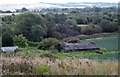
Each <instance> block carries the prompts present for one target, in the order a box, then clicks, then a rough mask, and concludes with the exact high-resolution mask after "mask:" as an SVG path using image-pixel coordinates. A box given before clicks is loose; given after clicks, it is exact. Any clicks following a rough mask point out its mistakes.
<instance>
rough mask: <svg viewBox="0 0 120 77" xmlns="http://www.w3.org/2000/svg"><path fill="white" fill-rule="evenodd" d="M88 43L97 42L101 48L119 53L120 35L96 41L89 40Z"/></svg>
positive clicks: (96, 39)
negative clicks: (119, 40) (119, 42)
mask: <svg viewBox="0 0 120 77" xmlns="http://www.w3.org/2000/svg"><path fill="white" fill-rule="evenodd" d="M88 41H93V42H95V43H96V44H97V45H98V46H100V47H101V48H105V49H106V50H108V51H118V47H119V46H118V35H111V36H107V37H105V36H104V37H98V38H95V39H89V40H88Z"/></svg>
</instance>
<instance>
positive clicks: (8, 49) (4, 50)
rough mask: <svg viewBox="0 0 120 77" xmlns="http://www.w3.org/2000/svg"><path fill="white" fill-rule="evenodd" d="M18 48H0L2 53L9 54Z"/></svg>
mask: <svg viewBox="0 0 120 77" xmlns="http://www.w3.org/2000/svg"><path fill="white" fill-rule="evenodd" d="M17 48H18V47H17V46H11V47H1V49H2V51H3V52H11V51H15V50H16V49H17Z"/></svg>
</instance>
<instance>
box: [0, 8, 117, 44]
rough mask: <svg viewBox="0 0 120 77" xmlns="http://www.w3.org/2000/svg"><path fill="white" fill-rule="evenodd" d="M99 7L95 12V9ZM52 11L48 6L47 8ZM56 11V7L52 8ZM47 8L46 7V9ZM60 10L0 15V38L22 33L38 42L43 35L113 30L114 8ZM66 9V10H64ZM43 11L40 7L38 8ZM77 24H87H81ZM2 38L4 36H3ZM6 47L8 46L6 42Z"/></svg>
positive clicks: (54, 36)
mask: <svg viewBox="0 0 120 77" xmlns="http://www.w3.org/2000/svg"><path fill="white" fill-rule="evenodd" d="M96 9H97V10H99V11H96ZM49 10H52V9H49ZM56 10H59V9H56ZM46 11H47V10H46ZM64 11H65V12H66V13H67V14H66V13H65V12H63V13H58V12H57V13H47V14H44V13H43V14H42V13H22V14H19V15H12V16H3V17H1V18H2V21H3V22H2V25H3V28H2V31H3V38H5V37H7V36H8V37H7V38H9V39H10V40H11V44H9V45H13V42H12V40H13V39H12V38H11V37H14V36H15V35H19V34H22V35H23V36H24V37H25V38H26V39H27V40H28V41H31V42H40V41H41V40H43V39H44V38H49V37H51V38H56V39H60V40H62V39H64V38H66V37H72V36H73V37H74V36H76V35H81V34H85V35H91V34H95V33H103V32H106V33H110V32H117V31H118V30H119V27H118V24H117V23H118V19H117V8H114V7H111V8H98V7H97V8H96V7H93V8H84V9H75V8H74V9H66V10H64ZM68 11H69V12H68ZM41 12H43V10H42V11H41ZM78 25H88V26H85V27H82V26H78ZM4 41H7V39H3V46H4ZM6 46H8V45H6Z"/></svg>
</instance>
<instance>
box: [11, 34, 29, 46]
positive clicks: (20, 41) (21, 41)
mask: <svg viewBox="0 0 120 77" xmlns="http://www.w3.org/2000/svg"><path fill="white" fill-rule="evenodd" d="M13 41H14V45H16V46H18V47H27V46H28V44H27V39H26V38H25V37H24V36H23V35H22V34H21V35H18V36H15V37H14V38H13Z"/></svg>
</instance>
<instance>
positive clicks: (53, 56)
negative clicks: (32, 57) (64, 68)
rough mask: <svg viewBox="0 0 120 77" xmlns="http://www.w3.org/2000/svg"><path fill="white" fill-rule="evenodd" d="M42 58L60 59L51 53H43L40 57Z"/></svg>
mask: <svg viewBox="0 0 120 77" xmlns="http://www.w3.org/2000/svg"><path fill="white" fill-rule="evenodd" d="M40 57H48V58H49V59H50V60H52V59H57V58H58V57H57V56H56V55H55V54H52V53H50V52H47V53H43V54H41V55H40Z"/></svg>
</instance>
